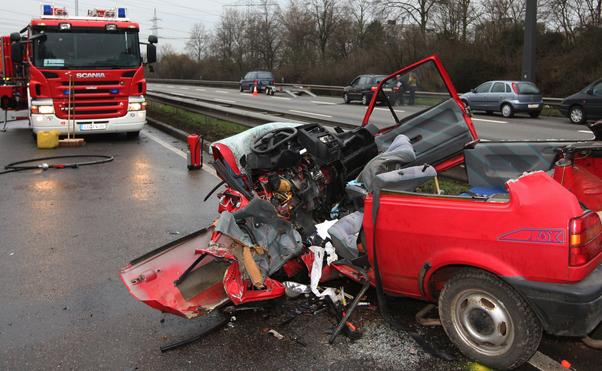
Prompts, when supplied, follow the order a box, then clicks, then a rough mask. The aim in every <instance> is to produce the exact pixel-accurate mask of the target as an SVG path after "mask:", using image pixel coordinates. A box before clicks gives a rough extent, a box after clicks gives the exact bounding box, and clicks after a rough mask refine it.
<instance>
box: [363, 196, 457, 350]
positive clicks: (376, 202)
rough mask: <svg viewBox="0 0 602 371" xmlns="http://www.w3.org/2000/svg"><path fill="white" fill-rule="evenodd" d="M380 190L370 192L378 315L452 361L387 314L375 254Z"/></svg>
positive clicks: (422, 344) (419, 342) (412, 330)
mask: <svg viewBox="0 0 602 371" xmlns="http://www.w3.org/2000/svg"><path fill="white" fill-rule="evenodd" d="M380 190H381V188H380V187H375V189H374V192H373V194H372V228H373V229H372V253H373V257H374V260H373V261H374V267H373V268H374V286H375V288H376V298H377V300H378V309H379V311H380V315H381V316H382V317H383V319H384V320H385V322H387V323H388V324H389V325H391V326H393V327H395V328H396V329H398V330H401V331H405V332H407V333H408V334H409V335H410V336H411V337H412V339H414V340H415V341H416V342H417V343H418V344H419V345H420V347H421V348H422V349H424V351H426V352H427V353H429V354H432V355H434V356H437V357H439V358H441V359H443V360H445V361H454V360H455V359H456V357H454V356H453V355H451V354H449V353H447V352H439V351H437V350H436V349H434V348H433V347H432V346H431V345H430V344H428V343H427V342H426V341H425V340H424V339H423V338H422V336H420V334H419V333H418V332H417V331H416V330H415V329H412V328H410V327H408V326H406V325H403V324H401V323H399V322H396V321H394V320H392V319H391V317H390V316H389V312H388V310H387V303H386V300H385V294H384V291H383V286H382V281H381V277H380V270H379V269H378V258H377V254H376V217H377V215H378V209H379V206H380Z"/></svg>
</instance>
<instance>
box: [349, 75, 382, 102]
mask: <svg viewBox="0 0 602 371" xmlns="http://www.w3.org/2000/svg"><path fill="white" fill-rule="evenodd" d="M386 77H387V75H360V76H358V77H356V78H355V79H354V80H353V81H352V82H351V84H349V85H348V86H346V87H345V89H343V102H345V103H350V102H351V101H353V100H359V101H362V104H364V105H368V103H370V100H372V96H373V95H374V92H376V88H377V87H378V84H380V82H381V81H382V80H384V79H385V78H386Z"/></svg>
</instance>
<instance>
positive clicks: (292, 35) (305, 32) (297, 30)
mask: <svg viewBox="0 0 602 371" xmlns="http://www.w3.org/2000/svg"><path fill="white" fill-rule="evenodd" d="M282 25H283V30H282V49H283V55H282V63H281V65H282V66H284V68H285V69H286V70H287V71H286V72H287V74H288V78H290V79H291V80H292V81H297V80H298V79H300V78H302V77H304V76H303V75H304V74H305V73H304V72H305V71H306V70H307V69H308V68H309V66H310V64H311V61H312V60H313V59H314V50H313V49H312V48H311V47H310V45H311V44H310V38H311V35H312V33H313V29H314V21H313V19H312V16H311V14H310V11H309V8H308V7H307V5H306V3H305V2H303V1H302V0H290V2H289V4H288V8H287V9H285V10H284V12H283V13H282ZM298 82H303V80H300V81H298Z"/></svg>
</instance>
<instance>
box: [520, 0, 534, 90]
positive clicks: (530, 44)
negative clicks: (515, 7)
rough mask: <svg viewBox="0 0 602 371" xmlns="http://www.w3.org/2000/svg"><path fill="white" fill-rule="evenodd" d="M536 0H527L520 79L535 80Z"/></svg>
mask: <svg viewBox="0 0 602 371" xmlns="http://www.w3.org/2000/svg"><path fill="white" fill-rule="evenodd" d="M536 44H537V0H527V10H526V13H525V41H524V45H523V76H522V80H524V81H531V82H535V53H536V51H537V47H536Z"/></svg>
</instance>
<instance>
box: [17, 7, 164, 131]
mask: <svg viewBox="0 0 602 371" xmlns="http://www.w3.org/2000/svg"><path fill="white" fill-rule="evenodd" d="M41 11H42V15H41V16H40V17H39V18H34V19H32V20H31V22H30V24H29V25H28V26H27V27H26V28H25V29H24V30H23V32H24V33H25V34H24V35H21V34H19V33H13V34H12V35H11V40H17V41H15V42H14V43H13V45H12V50H13V53H12V61H13V63H15V64H16V65H18V66H24V68H25V70H26V76H27V80H28V95H29V97H28V99H29V119H30V126H31V128H32V130H33V133H34V134H36V133H37V132H38V131H43V130H49V131H50V130H57V131H59V132H60V133H61V134H67V133H68V131H69V130H70V131H71V132H73V133H79V134H99V133H119V132H125V133H128V135H134V136H135V135H137V134H138V133H139V132H140V130H141V129H142V127H143V126H144V124H145V123H146V101H145V98H144V94H145V93H146V80H145V79H144V73H143V69H144V66H145V65H147V64H149V63H153V62H155V61H156V46H155V45H154V44H155V43H156V42H157V37H156V36H154V35H151V36H149V38H148V44H147V60H146V61H144V60H143V57H142V55H141V53H140V44H141V42H140V41H139V39H138V32H139V26H138V24H137V23H133V22H130V21H129V19H128V12H127V8H113V9H94V10H89V11H88V14H87V15H86V16H75V17H73V16H69V14H68V12H67V10H66V9H65V8H56V7H53V6H51V5H42V6H41Z"/></svg>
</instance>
